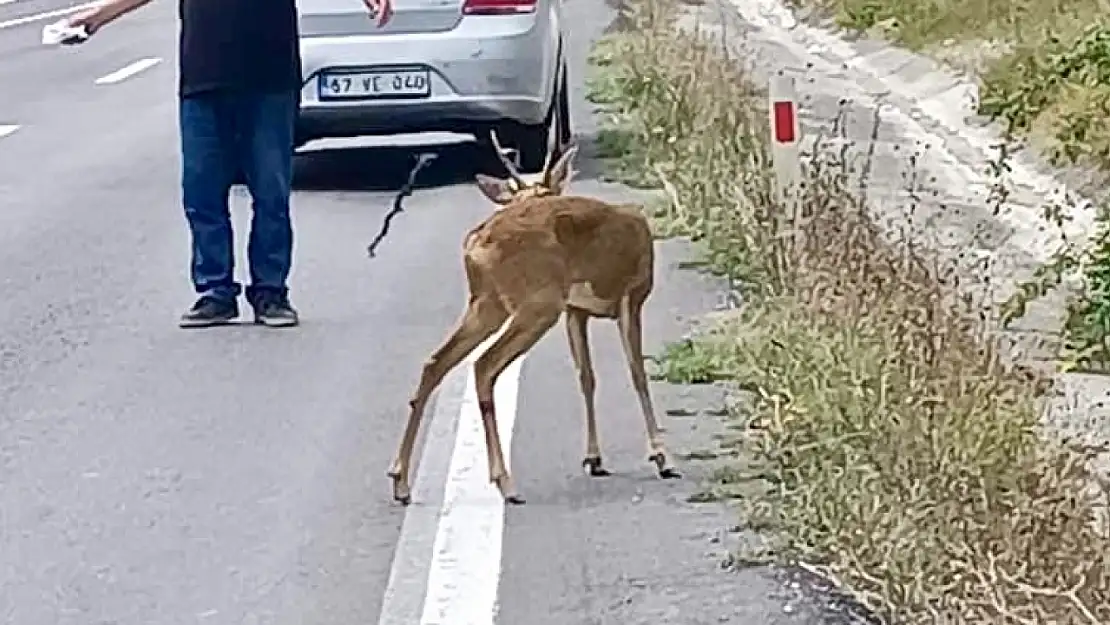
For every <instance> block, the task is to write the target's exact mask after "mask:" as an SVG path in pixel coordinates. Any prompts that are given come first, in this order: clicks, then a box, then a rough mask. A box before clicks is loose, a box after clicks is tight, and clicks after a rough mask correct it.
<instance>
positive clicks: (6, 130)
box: [0, 124, 19, 139]
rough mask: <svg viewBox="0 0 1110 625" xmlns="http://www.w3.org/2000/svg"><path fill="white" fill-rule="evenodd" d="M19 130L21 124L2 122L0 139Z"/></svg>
mask: <svg viewBox="0 0 1110 625" xmlns="http://www.w3.org/2000/svg"><path fill="white" fill-rule="evenodd" d="M17 130H19V126H16V125H13V124H0V139H3V138H4V137H6V136H8V135H10V134H12V133H13V132H15V131H17Z"/></svg>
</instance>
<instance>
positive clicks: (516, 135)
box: [511, 65, 572, 173]
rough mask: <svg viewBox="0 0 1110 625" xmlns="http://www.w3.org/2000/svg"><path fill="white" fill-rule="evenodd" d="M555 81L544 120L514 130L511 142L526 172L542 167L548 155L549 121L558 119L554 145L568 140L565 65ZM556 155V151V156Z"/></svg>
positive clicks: (568, 121) (567, 96) (569, 133)
mask: <svg viewBox="0 0 1110 625" xmlns="http://www.w3.org/2000/svg"><path fill="white" fill-rule="evenodd" d="M558 81H559V82H558V83H557V84H556V87H555V89H556V91H555V97H554V98H553V99H552V102H551V111H550V112H548V114H547V121H545V122H544V123H542V124H539V125H538V126H518V127H517V129H516V130H515V131H514V132H513V137H512V139H511V141H512V143H511V145H512V146H513V147H514V148H516V149H517V151H518V152H519V153H520V170H521V171H522V172H525V173H536V172H538V171H540V169H542V168H543V162H544V160H545V159H546V158H547V142H548V138H549V135H550V132H551V125H552V123H553V122H554V121H555V120H556V119H558V120H559V136H558V137H556V141H557V145H556V149H558V148H559V147H560V146H562V145H565V144H566V143H567V142H568V141H570V137H571V134H572V133H571V130H570V90H569V89H568V84H567V69H566V66H565V65H564V66H563V70H562V71H561V72H560V73H559V79H558ZM558 156H559V155H558V154H556V155H555V157H556V158H557V157H558Z"/></svg>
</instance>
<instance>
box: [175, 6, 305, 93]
mask: <svg viewBox="0 0 1110 625" xmlns="http://www.w3.org/2000/svg"><path fill="white" fill-rule="evenodd" d="M180 3H181V4H180V17H181V50H180V92H181V95H183V96H189V95H194V94H197V93H202V92H204V91H212V90H228V91H254V92H273V91H288V90H292V91H296V90H298V89H299V88H300V86H301V55H300V45H299V42H298V41H297V7H296V0H180Z"/></svg>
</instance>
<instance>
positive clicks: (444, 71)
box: [299, 14, 557, 138]
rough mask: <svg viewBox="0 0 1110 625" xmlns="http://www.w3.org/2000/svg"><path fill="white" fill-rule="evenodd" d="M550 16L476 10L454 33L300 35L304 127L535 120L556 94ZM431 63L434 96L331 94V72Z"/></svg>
mask: <svg viewBox="0 0 1110 625" xmlns="http://www.w3.org/2000/svg"><path fill="white" fill-rule="evenodd" d="M552 32H554V31H553V30H552V28H550V24H549V20H548V17H547V16H546V15H542V14H540V15H520V16H495V17H483V16H472V17H467V18H465V19H463V20H462V21H461V22H460V24H459V26H458V27H456V28H455V29H453V30H451V31H450V32H444V33H428V34H398V35H361V36H352V35H348V36H343V37H331V36H327V37H302V39H301V57H302V63H303V73H304V77H305V85H304V88H303V89H302V92H301V115H300V128H299V133H300V134H301V135H302V136H308V137H313V138H316V137H320V138H322V137H328V136H352V135H358V134H388V133H399V132H421V131H459V132H467V131H470V130H472V129H474V128H480V127H482V126H486V125H490V124H499V123H505V122H515V123H523V124H538V123H541V122H542V121H543V120H544V118H545V117H546V114H547V111H548V109H549V107H550V102H551V98H552V91H553V88H552V87H553V84H554V82H555V81H554V75H555V69H556V68H555V66H556V63H557V59H556V49H555V48H556V46H557V43H556V41H557V40H556V38H555V37H554V36H552V34H551V33H552ZM400 65H403V66H410V67H411V66H419V67H426V68H427V69H428V70H429V73H430V76H431V81H430V84H431V95H430V96H429V97H427V98H421V99H417V100H342V101H334V100H326V101H322V100H321V99H320V97H319V91H318V86H319V76H320V73H321V72H322V71H327V70H336V69H343V70H357V69H371V68H375V67H383V66H400Z"/></svg>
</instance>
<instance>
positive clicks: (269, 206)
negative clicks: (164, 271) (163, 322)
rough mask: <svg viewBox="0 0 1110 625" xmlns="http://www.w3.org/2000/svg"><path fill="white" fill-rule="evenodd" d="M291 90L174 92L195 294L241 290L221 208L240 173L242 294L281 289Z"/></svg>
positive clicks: (286, 264) (294, 100)
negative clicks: (247, 215) (245, 265)
mask: <svg viewBox="0 0 1110 625" xmlns="http://www.w3.org/2000/svg"><path fill="white" fill-rule="evenodd" d="M298 98H299V94H298V93H295V92H282V93H236V92H220V91H213V92H207V93H202V94H198V95H195V96H188V97H185V98H182V99H181V102H180V125H181V161H182V172H181V187H182V200H183V202H184V205H185V217H186V219H187V220H188V222H189V230H190V232H191V234H192V240H193V244H192V247H193V250H192V271H191V277H192V281H193V286H194V288H195V289H196V292H197V294H198V295H200V296H202V297H204V296H209V297H215V298H218V299H222V300H233V299H235V298H237V297H238V296H239V293H240V292H241V289H240V285H239V284H238V283H237V282H236V281H235V238H234V235H233V233H232V229H231V213H230V211H229V209H228V197H229V195H230V192H231V185H232V184H233V183H234V182H236V181H237V180H238V179H239V175H240V174H241V175H242V179H243V180H245V182H246V185H247V188H248V189H249V190H250V194H251V199H252V202H253V206H252V208H253V215H252V217H251V230H250V239H249V242H248V244H247V257H248V260H249V263H250V277H251V284H250V285H249V286H248V287H247V290H246V294H247V299H248V300H252V301H253V300H254V299H255V298H256V297H257V296H258V295H260V294H262V293H263V292H272V293H274V294H280V295H282V296H285V295H286V294H287V293H288V287H287V286H286V280H287V279H288V277H289V270H290V268H291V266H292V261H293V225H292V222H291V220H290V215H289V195H290V190H291V182H292V177H293V127H294V123H295V121H296V115H297V108H298V104H299V100H298Z"/></svg>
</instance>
